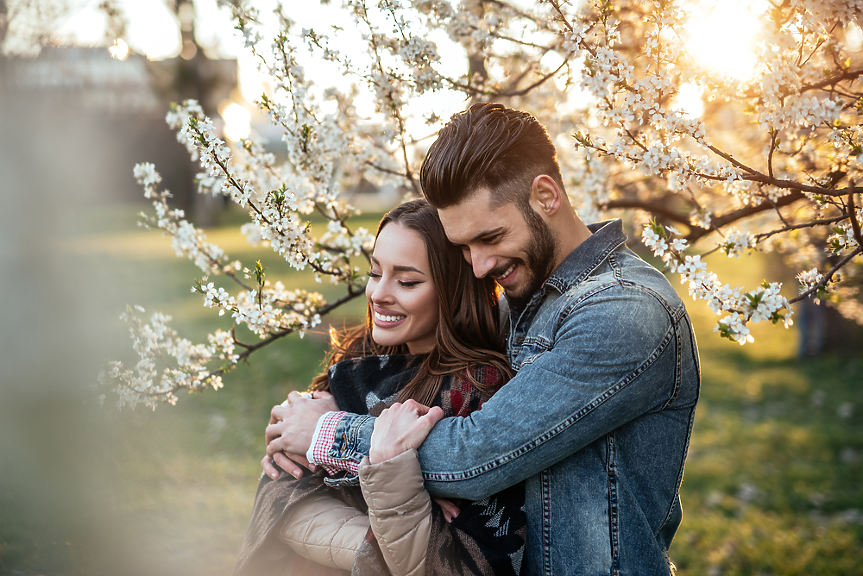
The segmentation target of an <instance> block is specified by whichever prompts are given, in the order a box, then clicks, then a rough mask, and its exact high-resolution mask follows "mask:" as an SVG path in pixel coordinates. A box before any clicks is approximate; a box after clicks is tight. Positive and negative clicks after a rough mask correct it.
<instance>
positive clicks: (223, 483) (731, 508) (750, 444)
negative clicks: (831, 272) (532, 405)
mask: <svg viewBox="0 0 863 576" xmlns="http://www.w3.org/2000/svg"><path fill="white" fill-rule="evenodd" d="M118 212H119V213H118V214H109V215H108V216H102V218H103V219H104V220H106V221H110V223H111V225H110V226H102V225H100V224H99V225H94V226H95V228H96V229H98V230H101V231H100V232H98V233H90V234H78V235H75V236H74V237H72V238H70V240H69V242H68V243H67V245H66V247H65V250H66V254H67V256H68V258H69V260H70V261H71V262H72V263H74V265H75V266H78V267H81V269H82V270H84V272H85V275H86V279H87V282H88V284H89V286H90V287H92V288H93V289H94V290H95V289H96V288H97V287H98V288H99V289H100V290H103V292H99V294H108V293H115V296H116V298H114V300H112V301H110V302H108V303H105V304H104V306H105V307H106V308H107V309H105V310H104V311H103V312H104V314H106V315H107V316H108V317H109V318H110V321H108V322H107V323H106V324H105V329H104V330H103V331H101V332H98V331H96V332H94V333H93V334H87V337H88V338H91V339H93V340H94V342H93V343H92V345H91V347H93V348H96V349H98V351H99V354H98V355H99V356H105V357H109V358H122V359H125V360H127V361H128V360H132V359H133V358H132V353H131V350H130V345H129V341H128V339H127V337H126V335H125V332H124V330H125V329H124V328H123V326H122V324H121V323H120V322H119V320H114V318H116V316H117V315H118V314H119V313H120V312H121V311H122V308H121V307H120V306H119V305H118V304H116V303H115V301H116V302H129V303H138V304H142V305H144V306H145V307H147V308H148V312H149V310H150V309H159V310H162V311H165V312H168V313H170V314H172V315H173V316H174V317H175V323H174V324H175V327H176V328H177V329H178V330H179V331H180V332H181V333H182V334H185V335H188V336H189V337H191V338H201V337H202V336H203V335H204V334H206V333H207V332H208V331H210V330H212V329H214V328H216V327H218V326H223V327H224V326H225V324H224V323H225V322H226V321H227V319H226V318H221V319H220V318H219V317H217V316H216V315H215V314H213V313H212V311H211V310H209V309H205V308H203V306H202V305H201V299H200V297H199V296H197V295H193V294H191V293H190V291H189V288H190V286H191V285H192V282H193V279H194V278H195V277H199V276H200V272H199V271H198V270H197V269H195V268H194V267H193V266H192V265H191V264H190V263H188V262H185V261H182V260H178V259H176V258H175V257H174V255H173V251H172V250H171V249H170V247H169V241H168V240H167V239H166V238H162V237H161V236H160V235H159V234H158V233H153V232H145V231H138V230H135V229H134V228H133V227H132V223H133V222H134V218H133V217H131V216H130V215H129V213H128V211H123V210H120V211H118ZM377 216H378V215H369V216H367V217H366V223H365V224H364V225H366V226H367V227H368V228H371V229H373V227H374V224H375V222H376V220H377ZM99 217H100V216H98V215H97V216H93V218H95V219H96V220H98V219H99ZM118 218H119V219H120V220H123V219H126V220H127V221H128V225H122V224H121V223H118ZM231 218H235V215H229V216H228V217H227V219H228V220H230V219H231ZM97 224H98V223H97ZM210 237H211V238H212V239H213V240H215V241H216V242H217V243H218V244H219V245H220V246H222V247H223V248H224V249H225V250H226V252H228V253H229V254H230V255H231V257H234V258H240V259H242V260H243V261H244V263H245V264H246V265H248V264H249V259H250V258H252V257H253V256H255V255H256V254H258V255H262V256H259V257H261V258H262V260H263V263H264V265H265V266H267V267H268V268H269V270H268V277H269V278H273V279H276V278H278V279H282V280H283V281H284V282H285V283H286V285H288V286H290V287H300V286H306V287H309V288H311V289H316V286H315V285H314V282H313V281H312V280H311V276H310V275H309V274H308V273H306V274H302V273H300V274H296V273H290V271H289V270H287V267H286V266H285V265H284V264H283V263H281V262H279V260H278V258H276V257H275V256H271V255H269V253H268V252H267V251H255V250H254V249H251V248H250V247H248V246H246V245H245V244H244V241H243V240H242V238H240V237H239V236H238V235H237V234H236V233H234V232H232V231H229V229H228V228H217V229H215V230H213V231H211V232H210ZM711 265H712V266H715V267H716V268H717V271H718V272H719V273H720V276H722V275H723V273H730V271H731V270H732V267H734V271H735V274H738V273H740V270H741V268H740V267H741V266H742V267H743V268H742V270H743V273H744V276H746V278H745V279H744V280H743V281H744V282H745V283H746V285H747V286H755V285H756V284H757V283H758V282H760V280H761V279H762V277H764V276H765V275H766V274H767V272H766V270H768V269H769V271H770V273H771V274H772V273H773V271H774V270H775V266H776V265H775V264H774V263H772V262H770V261H767V260H765V259H763V258H755V259H751V260H741V261H740V262H737V261H730V262H729V261H725V260H719V259H717V264H715V265H714V264H712V263H711ZM155 286H164V287H165V288H164V289H163V290H154V287H155ZM225 287H226V288H229V285H227V284H226V285H225ZM318 287H319V288H320V289H322V290H323V291H324V292H325V294H326V295H327V296H328V297H334V296H336V295H337V294H338V290H339V289H338V287H331V286H328V285H322V286H318ZM685 298H686V299H687V301H688V302H689V304H688V307H689V309H690V311H691V313H692V316H693V322H694V324H695V326H696V331H697V333H698V338H699V346H700V351H701V359H702V369H703V370H702V372H703V388H702V398H701V402H700V404H699V408H698V411H697V415H696V422H695V430H694V433H693V437H692V444H691V449H690V456H689V460H688V462H687V466H686V472H685V475H684V482H683V488H682V493H681V497H682V500H683V506H684V520H683V524H682V526H681V528H680V530H679V532H678V534H677V537H676V538H675V541H674V543H673V545H672V549H671V556H672V559H673V560H674V561H675V563H676V564H677V565H678V567H679V570H680V571H679V573H680V574H683V575H691V576H701V575H709V574H716V575H719V574H728V575H738V574H739V575H744V574H745V575H785V574H788V575H792V574H800V575H815V574H825V575H827V574H829V575H833V574H861V573H863V554H861V552H860V551H861V550H863V487H861V481H860V478H861V477H863V420H861V413H863V388H861V382H863V359H861V357H860V355H859V354H857V355H845V356H842V355H829V354H828V355H825V356H823V357H821V358H816V359H808V360H806V361H798V360H797V358H796V341H795V338H796V333H795V332H794V330H793V329H792V330H785V329H783V328H781V327H780V328H776V327H767V326H757V327H756V328H757V329H756V330H754V331H753V333H754V335H755V339H756V341H755V343H754V344H749V345H746V346H744V347H741V346H738V345H737V344H734V343H731V342H728V341H727V340H722V339H720V338H719V336H718V335H717V334H716V333H714V332H713V323H714V322H715V320H716V318H717V317H716V316H714V315H712V313H710V311H709V310H708V309H707V308H706V307H704V306H702V305H700V304H697V303H693V302H691V300H690V299H689V297H688V296H686V297H685ZM113 308H116V309H113ZM362 311H363V303H362V302H359V301H355V302H353V303H351V305H350V307H349V309H347V310H345V311H344V314H339V315H338V316H334V317H333V318H332V321H333V322H334V323H335V324H336V325H338V326H341V325H342V324H343V323H344V322H351V321H355V320H356V318H358V317H359V316H360V315H361V314H362ZM324 330H325V327H322V329H321V330H320V331H319V332H318V333H313V334H308V335H307V336H306V337H305V338H304V339H300V338H298V337H296V336H294V337H289V338H287V339H284V340H282V341H280V342H278V343H276V344H274V345H272V346H270V347H268V348H266V349H264V350H262V351H260V352H258V353H257V354H255V355H254V356H253V357H252V361H251V362H250V363H249V364H248V365H244V366H241V367H240V368H238V369H237V370H236V371H234V372H233V373H231V374H229V375H227V377H226V378H225V388H224V389H223V390H220V391H218V392H212V391H211V392H207V393H204V394H199V395H194V396H192V397H186V396H185V395H184V396H183V397H182V398H181V399H180V402H179V403H178V405H177V406H175V407H170V406H165V407H161V408H159V409H157V410H156V411H155V412H151V411H148V410H144V409H141V408H139V409H137V410H135V411H131V410H128V409H124V410H123V411H119V412H118V411H116V410H114V409H113V408H112V407H110V405H109V402H110V399H109V402H106V405H105V407H104V408H102V409H99V408H98V407H96V406H95V405H94V404H93V402H92V397H93V395H94V393H93V392H91V391H84V390H83V389H82V388H79V387H75V386H73V383H72V382H71V381H70V382H64V383H63V385H62V386H61V385H60V384H58V385H57V386H55V387H53V388H51V390H52V391H53V392H52V393H51V394H50V395H43V396H34V397H30V396H27V395H26V394H25V393H24V392H21V393H20V394H19V397H18V400H17V401H16V403H14V404H7V405H6V406H5V407H0V409H2V410H0V412H2V414H0V416H2V418H0V428H2V429H0V432H3V435H5V437H6V438H7V439H8V438H9V437H10V435H9V434H6V430H13V431H18V432H19V436H18V437H16V439H15V440H14V441H11V442H9V441H6V442H5V443H4V442H2V441H0V458H2V461H3V462H4V464H3V466H4V470H3V473H2V474H0V574H15V575H26V576H29V575H37V574H44V575H46V576H50V575H61V574H62V575H88V576H89V575H98V574H105V575H112V576H113V575H125V574H130V575H138V574H140V575H142V576H143V575H161V574H166V575H171V574H177V575H197V574H201V575H204V574H206V575H208V576H209V575H220V574H223V575H227V574H230V572H231V569H232V566H233V561H234V558H235V556H236V553H237V551H238V549H239V546H240V543H241V541H242V538H243V535H244V533H245V529H246V526H247V523H248V517H249V513H250V510H251V506H252V501H253V498H254V492H255V487H256V485H257V478H258V476H259V474H260V466H259V464H258V463H259V461H260V458H261V456H262V454H263V428H264V425H265V424H266V422H267V419H268V416H269V410H270V408H271V407H272V406H273V405H274V404H276V403H278V402H280V401H281V400H282V399H283V398H284V397H285V395H286V394H287V393H288V391H290V390H292V389H296V388H303V387H305V386H306V385H307V383H308V382H309V380H310V379H311V378H312V377H313V376H314V375H315V374H317V372H318V371H319V369H320V367H321V360H322V359H323V355H324V351H325V347H326V338H325V335H324V333H323V332H324ZM858 344H859V343H858ZM858 349H859V346H858ZM85 366H86V369H85V370H82V371H81V372H80V374H81V375H80V376H78V379H79V380H81V381H80V382H75V385H76V386H77V385H78V384H84V383H87V382H88V381H92V380H95V373H96V370H97V367H98V362H95V363H90V364H85ZM34 371H36V372H38V370H34ZM52 374H55V373H52ZM35 377H36V376H34V378H35ZM52 378H54V379H57V378H58V377H57V376H56V375H54V376H52ZM70 390H73V391H70ZM58 391H59V392H58ZM84 401H87V402H88V403H87V404H84V403H83V402H84ZM849 407H850V408H849ZM20 431H25V433H20ZM3 435H0V438H2V437H3ZM10 462H14V464H15V465H14V466H13V465H7V463H10Z"/></svg>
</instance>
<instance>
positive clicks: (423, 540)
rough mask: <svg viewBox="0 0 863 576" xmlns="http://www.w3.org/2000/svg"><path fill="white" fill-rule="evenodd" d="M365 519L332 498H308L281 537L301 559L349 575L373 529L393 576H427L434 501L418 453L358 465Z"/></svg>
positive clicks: (291, 515)
mask: <svg viewBox="0 0 863 576" xmlns="http://www.w3.org/2000/svg"><path fill="white" fill-rule="evenodd" d="M360 485H361V487H362V491H363V497H364V498H365V500H366V503H367V504H368V505H369V514H368V516H366V515H365V514H363V513H361V512H360V511H359V510H357V509H355V508H353V507H351V506H348V505H347V504H345V503H343V502H342V501H341V500H338V499H337V498H335V497H332V496H328V495H321V496H318V497H316V498H310V499H308V500H306V501H304V502H302V503H301V504H299V505H298V506H295V507H294V509H293V511H292V513H291V514H290V515H288V516H287V517H286V518H285V520H284V522H283V524H282V527H281V531H280V533H281V537H282V540H283V541H284V542H286V543H287V544H288V546H290V547H291V550H293V551H294V552H296V553H297V554H299V555H301V556H303V557H305V558H308V559H309V560H312V561H314V562H317V563H318V564H322V565H324V566H328V567H331V568H338V569H341V570H345V571H346V572H345V573H346V574H349V573H350V570H351V566H352V565H353V557H354V554H356V552H357V550H358V549H359V547H360V545H361V544H362V542H363V540H364V538H365V536H366V534H367V532H368V529H369V526H371V529H372V531H373V532H374V534H375V537H376V538H377V541H378V544H379V545H380V548H381V552H382V553H383V556H384V560H386V563H387V566H388V567H389V569H390V571H391V573H392V575H393V576H424V575H425V560H426V549H427V548H428V541H429V537H430V535H431V500H430V498H429V495H428V492H426V490H425V488H424V487H423V480H422V473H421V472H420V466H419V460H418V459H417V452H416V450H409V451H407V452H404V453H403V454H400V455H398V456H396V457H395V458H393V459H391V460H387V461H386V462H381V463H380V464H370V463H369V460H368V458H365V459H364V460H363V461H362V462H361V463H360Z"/></svg>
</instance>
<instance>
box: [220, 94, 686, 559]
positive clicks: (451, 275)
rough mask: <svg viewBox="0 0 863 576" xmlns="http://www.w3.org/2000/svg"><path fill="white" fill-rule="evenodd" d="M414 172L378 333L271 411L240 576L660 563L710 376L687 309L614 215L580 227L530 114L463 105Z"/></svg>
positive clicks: (392, 251)
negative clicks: (416, 180) (418, 193)
mask: <svg viewBox="0 0 863 576" xmlns="http://www.w3.org/2000/svg"><path fill="white" fill-rule="evenodd" d="M420 177H421V182H422V187H423V194H424V196H425V200H418V201H413V202H409V203H407V204H404V205H402V206H399V207H398V208H396V209H394V210H393V211H392V212H390V213H389V214H387V215H386V216H385V217H384V218H383V220H382V221H381V223H380V225H379V227H378V232H377V237H376V241H375V247H374V253H373V257H372V259H371V270H370V272H369V283H368V286H367V288H366V296H367V298H368V301H369V304H368V313H367V321H366V323H365V325H364V326H361V327H358V328H357V329H355V330H354V331H350V332H348V333H345V334H342V335H340V337H339V338H337V339H335V340H334V343H333V349H332V353H331V357H330V368H329V370H328V371H327V373H326V374H323V375H321V376H320V377H318V378H317V379H316V380H315V382H314V383H313V386H312V388H311V390H312V391H313V394H311V395H301V394H298V393H296V392H292V393H291V395H290V396H289V398H288V400H287V401H286V403H285V404H284V405H282V406H277V407H275V408H274V409H273V411H272V415H271V420H270V426H268V427H267V432H266V437H267V442H268V445H267V456H266V457H265V458H264V460H263V461H262V465H263V467H264V470H265V475H264V476H263V477H262V479H261V482H260V484H259V487H258V494H257V496H256V500H255V510H254V512H253V517H252V521H251V524H250V527H249V533H248V534H247V536H246V541H245V542H244V544H243V548H242V550H241V552H240V556H239V559H238V563H237V566H236V568H235V574H237V575H247V574H321V575H323V574H348V573H353V574H394V575H399V574H410V575H420V574H430V575H431V574H524V575H531V576H532V575H540V574H542V575H565V574H578V575H582V574H583V575H594V574H597V575H598V574H604V575H608V574H627V575H628V574H669V573H670V572H672V571H673V565H672V564H671V561H670V560H669V557H668V548H669V545H670V544H671V540H672V538H673V536H674V533H675V532H676V530H677V527H678V526H679V524H680V520H681V516H682V509H681V506H680V500H679V496H678V490H679V487H680V482H681V479H682V475H683V465H684V460H685V458H686V452H687V448H688V443H689V436H690V432H691V430H692V422H693V418H694V413H695V404H696V401H697V399H698V392H699V381H700V376H699V366H698V354H697V349H696V344H695V337H694V334H693V331H692V327H691V325H690V322H689V317H688V315H687V313H686V310H685V308H684V306H683V304H682V302H681V300H680V299H679V297H678V296H677V294H676V293H675V291H674V290H673V288H672V287H671V286H670V285H669V283H668V281H667V280H666V279H665V277H664V276H663V275H662V274H661V273H660V272H658V271H657V270H656V269H654V268H653V267H651V266H650V265H648V264H646V263H645V262H643V261H642V260H640V259H639V258H638V257H637V256H636V255H635V254H634V253H633V252H631V251H630V250H629V249H628V248H626V246H625V241H626V237H625V235H624V233H623V228H622V224H621V222H620V221H610V222H605V223H598V224H592V225H585V223H583V222H582V221H581V219H580V218H579V217H578V216H577V214H576V213H575V212H574V211H573V209H572V207H571V206H570V203H569V200H568V198H567V196H566V193H565V190H564V185H563V180H562V177H561V174H560V169H559V167H558V164H557V159H556V153H555V150H554V146H553V145H552V143H551V141H550V139H549V137H548V134H547V133H546V131H545V129H544V128H543V127H542V125H541V124H539V122H537V120H536V119H535V118H533V117H532V116H530V115H529V114H527V113H524V112H519V111H516V110H511V109H508V108H505V107H503V106H501V105H499V104H476V105H474V106H472V107H471V108H470V109H469V110H468V111H466V112H464V113H461V114H457V115H455V116H453V118H452V119H451V120H450V122H449V123H448V124H447V125H446V126H445V127H444V129H443V130H441V132H440V135H439V137H438V140H437V141H436V142H435V143H434V144H433V145H432V147H431V148H430V150H429V152H428V155H427V156H426V159H425V161H424V162H423V166H422V169H421V173H420ZM499 287H502V288H503V293H504V296H505V298H503V299H499V298H498V297H497V292H498V290H499Z"/></svg>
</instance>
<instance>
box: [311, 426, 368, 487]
mask: <svg viewBox="0 0 863 576" xmlns="http://www.w3.org/2000/svg"><path fill="white" fill-rule="evenodd" d="M346 414H347V412H327V413H326V414H324V415H323V416H321V419H320V421H319V422H318V427H317V429H316V430H315V435H314V437H312V445H311V446H310V447H309V451H308V453H307V454H306V458H307V459H308V461H309V462H311V463H314V464H317V465H318V466H320V467H321V468H323V469H324V470H326V471H327V474H329V475H331V476H332V475H333V474H335V473H336V472H339V471H341V470H347V471H348V472H350V473H352V474H357V473H359V469H360V463H359V462H354V461H353V460H336V459H334V458H330V455H329V451H330V447H332V445H333V442H334V441H335V439H336V428H337V427H338V425H339V422H341V421H342V418H344V417H345V415H346Z"/></svg>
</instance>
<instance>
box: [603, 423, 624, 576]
mask: <svg viewBox="0 0 863 576" xmlns="http://www.w3.org/2000/svg"><path fill="white" fill-rule="evenodd" d="M605 450H606V453H607V454H608V461H607V462H608V463H607V466H606V475H607V479H608V531H609V534H608V536H609V540H610V545H611V574H617V573H619V571H620V525H619V520H620V516H619V514H618V510H617V504H618V501H617V472H616V471H615V468H616V457H617V455H616V449H615V440H614V431H611V432H609V433H608V434H606V435H605Z"/></svg>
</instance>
